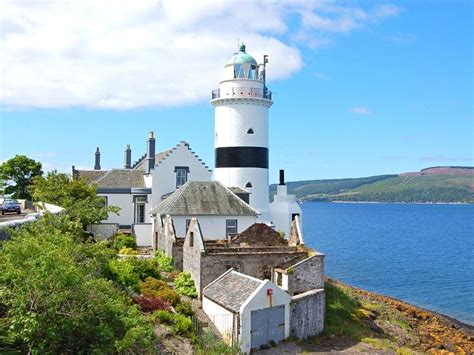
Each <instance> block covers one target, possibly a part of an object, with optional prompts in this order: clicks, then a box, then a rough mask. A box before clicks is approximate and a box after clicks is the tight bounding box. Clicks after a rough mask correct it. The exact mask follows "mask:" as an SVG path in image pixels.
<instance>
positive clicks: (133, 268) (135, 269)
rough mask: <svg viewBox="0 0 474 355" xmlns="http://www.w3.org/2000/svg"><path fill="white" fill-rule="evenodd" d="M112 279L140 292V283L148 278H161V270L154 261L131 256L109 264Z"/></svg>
mask: <svg viewBox="0 0 474 355" xmlns="http://www.w3.org/2000/svg"><path fill="white" fill-rule="evenodd" d="M109 268H110V273H111V275H112V278H113V279H114V280H116V281H117V282H118V283H120V284H122V285H123V286H126V287H130V288H131V289H132V290H134V291H138V290H139V284H140V281H143V280H145V279H146V278H147V277H153V278H155V279H158V278H160V269H159V267H158V263H157V262H156V260H154V259H140V258H136V257H134V256H129V257H126V258H123V259H114V260H111V261H110V262H109Z"/></svg>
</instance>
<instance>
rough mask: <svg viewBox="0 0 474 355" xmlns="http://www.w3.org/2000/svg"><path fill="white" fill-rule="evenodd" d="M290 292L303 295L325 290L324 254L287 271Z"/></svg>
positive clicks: (310, 258)
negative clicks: (311, 291) (319, 289)
mask: <svg viewBox="0 0 474 355" xmlns="http://www.w3.org/2000/svg"><path fill="white" fill-rule="evenodd" d="M287 274H288V290H287V291H288V292H289V293H290V294H292V295H293V294H298V293H303V292H306V291H309V290H312V289H317V288H324V254H321V253H317V254H315V255H313V256H311V257H309V258H308V259H306V260H303V261H301V262H299V263H297V264H295V265H293V266H290V267H289V268H288V269H287Z"/></svg>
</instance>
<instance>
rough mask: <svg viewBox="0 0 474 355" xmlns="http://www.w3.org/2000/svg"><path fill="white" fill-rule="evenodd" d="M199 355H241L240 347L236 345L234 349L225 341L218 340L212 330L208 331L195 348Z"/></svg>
mask: <svg viewBox="0 0 474 355" xmlns="http://www.w3.org/2000/svg"><path fill="white" fill-rule="evenodd" d="M195 353H196V354H197V355H208V354H219V355H223V354H225V355H239V354H241V352H240V347H239V344H238V343H236V344H234V345H233V346H232V347H230V346H229V345H227V344H226V343H225V342H224V341H223V340H219V339H216V337H215V335H214V333H213V332H212V330H208V331H206V332H205V333H204V334H203V335H202V337H201V338H200V339H199V341H198V343H197V344H196V346H195Z"/></svg>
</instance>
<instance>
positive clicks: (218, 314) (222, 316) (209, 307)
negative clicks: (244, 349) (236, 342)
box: [202, 297, 234, 345]
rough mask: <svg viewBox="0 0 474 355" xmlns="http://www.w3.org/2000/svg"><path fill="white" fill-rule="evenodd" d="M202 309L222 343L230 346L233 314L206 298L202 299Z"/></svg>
mask: <svg viewBox="0 0 474 355" xmlns="http://www.w3.org/2000/svg"><path fill="white" fill-rule="evenodd" d="M202 309H203V311H204V312H205V313H206V314H207V315H208V317H209V319H210V320H211V321H212V323H214V325H215V326H216V328H217V330H219V333H221V335H222V338H223V339H224V341H225V342H226V343H227V344H229V345H231V344H232V332H233V330H234V329H233V326H234V314H233V313H232V312H230V311H228V310H227V309H225V308H224V307H221V306H219V305H218V304H217V303H214V302H213V301H211V300H210V299H208V298H206V297H203V298H202Z"/></svg>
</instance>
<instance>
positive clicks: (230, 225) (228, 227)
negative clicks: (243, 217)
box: [225, 219, 237, 235]
mask: <svg viewBox="0 0 474 355" xmlns="http://www.w3.org/2000/svg"><path fill="white" fill-rule="evenodd" d="M225 234H226V235H229V234H237V220H236V219H226V221H225Z"/></svg>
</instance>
